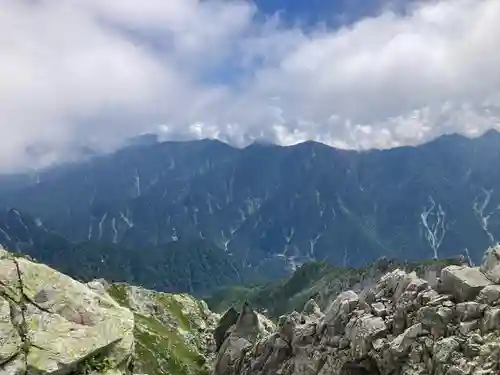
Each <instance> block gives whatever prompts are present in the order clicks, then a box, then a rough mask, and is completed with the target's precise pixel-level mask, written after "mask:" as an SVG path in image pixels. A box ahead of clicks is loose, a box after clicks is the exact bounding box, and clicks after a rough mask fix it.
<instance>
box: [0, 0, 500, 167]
mask: <svg viewBox="0 0 500 375" xmlns="http://www.w3.org/2000/svg"><path fill="white" fill-rule="evenodd" d="M499 66H500V1H498V0H442V1H423V2H420V3H419V2H417V3H413V4H412V5H411V8H408V9H406V11H405V12H403V13H401V14H400V13H398V14H395V13H392V12H391V11H390V10H384V11H381V12H380V14H379V15H378V16H377V17H374V18H365V19H361V20H359V21H357V22H355V23H351V24H350V26H349V27H345V28H341V29H335V30H332V29H325V28H324V27H321V26H318V27H317V28H316V29H313V31H311V30H310V28H309V30H308V31H307V33H306V32H305V31H303V30H302V29H300V28H291V27H290V26H284V24H283V23H281V22H280V19H279V17H278V16H276V17H271V18H268V19H266V20H263V17H261V16H260V14H259V12H258V9H257V8H256V7H255V6H253V5H252V4H250V3H248V2H243V1H241V2H240V1H231V2H227V1H222V0H221V1H218V0H204V1H201V0H168V1H164V0H146V1H143V0H106V1H102V0H38V1H28V0H0V131H1V138H0V139H1V141H2V145H1V147H0V170H4V171H5V170H11V169H13V168H18V167H25V166H28V165H29V166H34V165H44V164H47V163H51V162H53V161H56V160H61V158H68V157H71V156H74V154H75V150H78V147H80V146H84V145H90V146H91V147H94V148H98V149H112V148H113V147H116V146H117V145H118V144H119V143H120V142H121V141H123V139H125V138H127V137H130V136H133V135H136V134H139V133H141V132H146V131H151V130H154V129H161V131H162V134H163V135H164V137H165V138H169V139H179V138H182V139H185V138H200V137H216V138H220V139H222V140H226V141H230V142H232V143H234V144H238V145H241V144H245V143H248V142H251V141H252V140H255V139H261V138H264V139H267V140H271V141H274V142H277V143H282V144H290V143H296V142H299V141H303V140H306V139H314V140H318V141H322V142H325V143H328V144H331V145H335V146H338V147H350V148H368V147H392V146H396V145H401V144H415V143H419V142H422V141H424V140H427V139H430V138H432V137H435V136H436V135H439V134H441V133H443V132H451V131H459V132H462V133H464V134H470V135H474V134H478V133H480V132H482V131H484V130H485V129H487V128H490V127H498V126H500V69H499V68H498V67H499Z"/></svg>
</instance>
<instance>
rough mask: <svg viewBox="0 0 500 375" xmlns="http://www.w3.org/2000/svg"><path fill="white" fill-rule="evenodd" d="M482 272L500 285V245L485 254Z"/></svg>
mask: <svg viewBox="0 0 500 375" xmlns="http://www.w3.org/2000/svg"><path fill="white" fill-rule="evenodd" d="M481 271H482V272H483V273H484V274H485V276H486V277H487V278H488V279H489V280H491V281H493V282H494V283H495V284H500V245H496V246H493V247H490V248H489V249H488V250H487V251H486V253H485V254H484V258H483V264H482V265H481Z"/></svg>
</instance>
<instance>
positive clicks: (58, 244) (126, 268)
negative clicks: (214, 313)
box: [0, 210, 242, 293]
mask: <svg viewBox="0 0 500 375" xmlns="http://www.w3.org/2000/svg"><path fill="white" fill-rule="evenodd" d="M0 244H2V245H3V246H4V247H5V248H7V249H10V250H11V251H16V252H18V253H24V254H28V255H30V256H32V257H34V258H35V259H37V260H38V261H40V262H43V263H46V264H48V265H50V266H52V267H55V268H57V269H59V270H61V271H62V272H64V273H67V274H68V275H71V276H72V277H74V278H77V279H79V280H83V281H89V280H92V279H94V278H98V277H99V278H106V279H107V280H110V281H127V282H131V283H136V284H138V285H142V286H145V287H148V288H154V289H156V290H159V291H182V292H184V291H189V292H191V293H205V292H208V291H211V290H213V289H214V288H216V287H218V286H221V285H230V284H233V283H239V282H241V281H242V279H241V277H240V274H239V272H238V270H237V269H236V267H235V265H234V264H232V262H231V259H229V258H228V257H227V255H226V254H225V253H224V251H223V250H222V249H220V248H218V247H217V246H215V245H214V244H211V243H209V242H208V241H204V240H201V239H196V238H195V239H193V240H192V241H187V240H181V241H176V242H172V243H169V244H164V245H161V246H157V247H153V246H150V247H147V248H139V247H127V246H125V245H120V244H113V243H105V242H96V241H85V242H81V243H72V242H70V241H68V240H67V239H66V238H64V237H62V236H59V235H58V234H56V233H54V232H52V231H51V230H50V229H47V228H46V227H45V226H43V225H42V224H41V221H40V220H39V219H33V218H31V217H29V216H27V215H24V214H22V213H21V212H20V211H18V210H10V211H7V212H4V213H0Z"/></svg>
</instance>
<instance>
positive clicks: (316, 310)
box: [302, 299, 321, 315]
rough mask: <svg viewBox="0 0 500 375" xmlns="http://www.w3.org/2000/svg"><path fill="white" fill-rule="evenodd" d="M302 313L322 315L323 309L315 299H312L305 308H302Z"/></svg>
mask: <svg viewBox="0 0 500 375" xmlns="http://www.w3.org/2000/svg"><path fill="white" fill-rule="evenodd" d="M302 313H303V314H305V315H321V309H320V307H319V306H318V304H317V303H316V301H315V300H313V299H310V300H309V301H307V302H306V304H305V305H304V309H303V310H302Z"/></svg>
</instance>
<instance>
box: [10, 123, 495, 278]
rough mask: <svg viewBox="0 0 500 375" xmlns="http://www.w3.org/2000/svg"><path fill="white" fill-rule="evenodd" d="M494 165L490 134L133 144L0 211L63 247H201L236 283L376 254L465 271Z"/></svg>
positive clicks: (490, 203)
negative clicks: (332, 141)
mask: <svg viewBox="0 0 500 375" xmlns="http://www.w3.org/2000/svg"><path fill="white" fill-rule="evenodd" d="M498 165H500V134H499V133H497V132H496V131H490V132H488V133H486V134H484V135H483V136H481V137H479V138H476V139H468V138H465V137H462V136H458V135H450V136H443V137H441V138H438V139H436V140H435V141H433V142H430V143H427V144H424V145H422V146H418V147H401V148H395V149H391V150H385V151H377V150H373V151H366V152H354V151H345V150H338V149H334V148H331V147H327V146H325V145H322V144H318V143H314V142H306V143H302V144H299V145H296V146H291V147H278V146H273V145H262V144H255V145H252V146H249V147H247V148H245V149H235V148H232V147H230V146H228V145H226V144H223V143H221V142H218V141H210V140H202V141H191V142H166V143H154V142H145V143H143V144H141V143H140V142H138V143H135V144H134V145H133V146H130V147H127V148H124V149H122V150H120V151H118V152H116V153H114V154H111V155H106V156H100V157H96V158H93V159H91V160H90V161H87V162H85V163H80V164H73V165H67V166H64V167H58V168H53V169H51V170H47V171H45V172H42V173H40V175H39V176H36V178H32V179H31V180H30V181H33V182H30V183H27V182H26V180H22V179H20V178H19V177H18V179H17V182H16V184H15V187H14V188H13V187H12V183H11V186H10V188H9V189H7V191H4V193H3V194H2V195H1V196H0V205H1V206H4V207H6V208H11V207H17V208H18V209H20V210H23V211H26V212H28V213H31V214H33V215H35V216H36V217H39V218H41V219H42V223H43V225H46V226H50V227H51V228H53V229H54V230H55V231H57V232H58V233H60V234H62V235H64V236H65V237H67V238H69V239H71V240H72V241H80V242H81V241H104V242H107V243H112V244H117V245H120V246H126V247H129V248H134V247H135V248H141V249H145V248H150V247H159V246H163V245H167V244H171V243H173V242H176V241H179V240H185V241H189V242H190V241H192V240H193V239H199V240H203V241H208V242H209V243H212V244H215V245H217V246H218V247H220V248H221V249H224V251H225V253H226V256H225V257H226V258H228V259H231V262H232V263H234V264H235V265H236V267H237V270H238V272H240V273H242V274H251V273H259V274H264V275H266V276H268V277H277V276H279V275H282V274H283V271H284V269H285V268H286V267H288V268H294V267H295V266H296V265H297V264H301V263H303V262H306V261H311V260H327V261H330V262H333V263H334V264H337V265H341V266H362V265H365V264H367V263H369V262H371V261H374V260H375V259H377V258H378V257H380V256H381V255H385V256H388V257H391V258H393V257H394V258H399V259H410V260H411V259H427V258H432V257H435V256H437V257H438V258H443V257H449V256H453V255H455V254H457V253H461V252H462V253H463V252H467V251H468V253H469V254H470V256H471V257H472V258H473V259H474V260H476V261H477V260H478V259H479V257H480V254H481V251H482V250H481V249H484V248H485V247H487V246H489V245H490V244H492V243H494V242H496V240H497V239H498V238H500V214H499V205H500V191H499V189H500V168H498V167H497V166H498ZM20 185H22V187H20ZM0 191H1V190H0ZM68 261H69V260H68Z"/></svg>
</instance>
